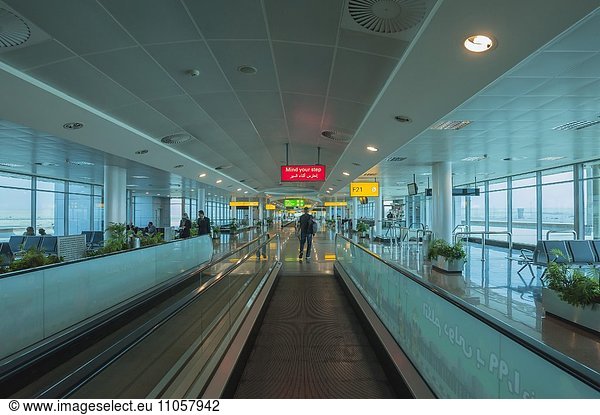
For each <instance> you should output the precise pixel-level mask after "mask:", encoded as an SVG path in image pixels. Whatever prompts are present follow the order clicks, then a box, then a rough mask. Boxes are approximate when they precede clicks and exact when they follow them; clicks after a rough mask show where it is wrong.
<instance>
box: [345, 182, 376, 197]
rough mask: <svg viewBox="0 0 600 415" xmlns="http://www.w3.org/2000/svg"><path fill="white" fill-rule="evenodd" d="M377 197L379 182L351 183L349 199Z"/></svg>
mask: <svg viewBox="0 0 600 415" xmlns="http://www.w3.org/2000/svg"><path fill="white" fill-rule="evenodd" d="M359 196H371V197H378V196H379V182H351V183H350V197H359Z"/></svg>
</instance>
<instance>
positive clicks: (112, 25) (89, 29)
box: [4, 0, 135, 54]
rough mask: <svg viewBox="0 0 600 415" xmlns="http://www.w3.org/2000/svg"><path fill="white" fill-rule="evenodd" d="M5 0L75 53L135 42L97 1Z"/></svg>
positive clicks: (132, 44)
mask: <svg viewBox="0 0 600 415" xmlns="http://www.w3.org/2000/svg"><path fill="white" fill-rule="evenodd" d="M4 1H5V3H6V4H8V5H9V6H11V7H12V8H14V9H15V10H16V11H17V12H19V13H22V14H24V15H25V16H35V24H36V25H38V26H39V27H40V28H41V29H42V30H45V31H46V32H48V33H51V34H52V37H54V38H55V39H56V40H58V41H59V42H61V43H62V44H64V45H66V46H67V47H68V48H70V49H72V50H73V51H75V52H76V53H78V54H86V53H95V52H101V51H106V50H110V49H116V48H125V47H128V46H134V45H135V42H134V40H133V39H132V38H131V36H129V35H128V34H127V33H126V32H125V31H124V30H123V29H122V28H121V27H120V26H119V25H118V24H117V22H115V21H114V19H113V18H112V17H110V15H109V14H108V13H106V11H105V9H104V8H103V7H102V6H101V5H100V4H98V3H97V2H96V1H89V0H84V1H81V0H61V1H41V2H40V1H23V0H4ZM74 16H77V17H76V18H74ZM80 33H85V36H80V35H79V34H80Z"/></svg>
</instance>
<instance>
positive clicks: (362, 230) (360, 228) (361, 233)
mask: <svg viewBox="0 0 600 415" xmlns="http://www.w3.org/2000/svg"><path fill="white" fill-rule="evenodd" d="M356 232H358V237H359V238H365V237H366V236H367V232H369V225H367V224H366V223H365V222H363V221H359V222H358V223H357V224H356Z"/></svg>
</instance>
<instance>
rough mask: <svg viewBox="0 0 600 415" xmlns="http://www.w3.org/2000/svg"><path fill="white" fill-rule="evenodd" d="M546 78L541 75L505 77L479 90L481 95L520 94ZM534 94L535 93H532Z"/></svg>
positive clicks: (535, 86) (546, 79) (533, 87)
mask: <svg viewBox="0 0 600 415" xmlns="http://www.w3.org/2000/svg"><path fill="white" fill-rule="evenodd" d="M546 81H548V78H541V77H527V78H518V77H513V76H510V77H506V78H500V79H498V80H496V81H494V82H493V83H492V84H491V85H490V86H488V87H486V88H485V89H484V90H483V91H481V94H482V95H512V96H514V95H522V94H527V93H528V92H529V91H531V90H533V89H535V88H537V87H538V86H540V85H542V84H543V83H544V82H546ZM534 95H535V94H534Z"/></svg>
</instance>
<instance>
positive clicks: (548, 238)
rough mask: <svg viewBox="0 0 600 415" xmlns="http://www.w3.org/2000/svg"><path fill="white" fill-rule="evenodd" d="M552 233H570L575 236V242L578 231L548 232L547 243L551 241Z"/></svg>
mask: <svg viewBox="0 0 600 415" xmlns="http://www.w3.org/2000/svg"><path fill="white" fill-rule="evenodd" d="M551 233H561V234H564V233H570V234H572V235H573V240H575V241H576V240H577V231H576V230H572V231H552V230H550V231H548V232H546V240H547V241H549V240H550V234H551Z"/></svg>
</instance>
